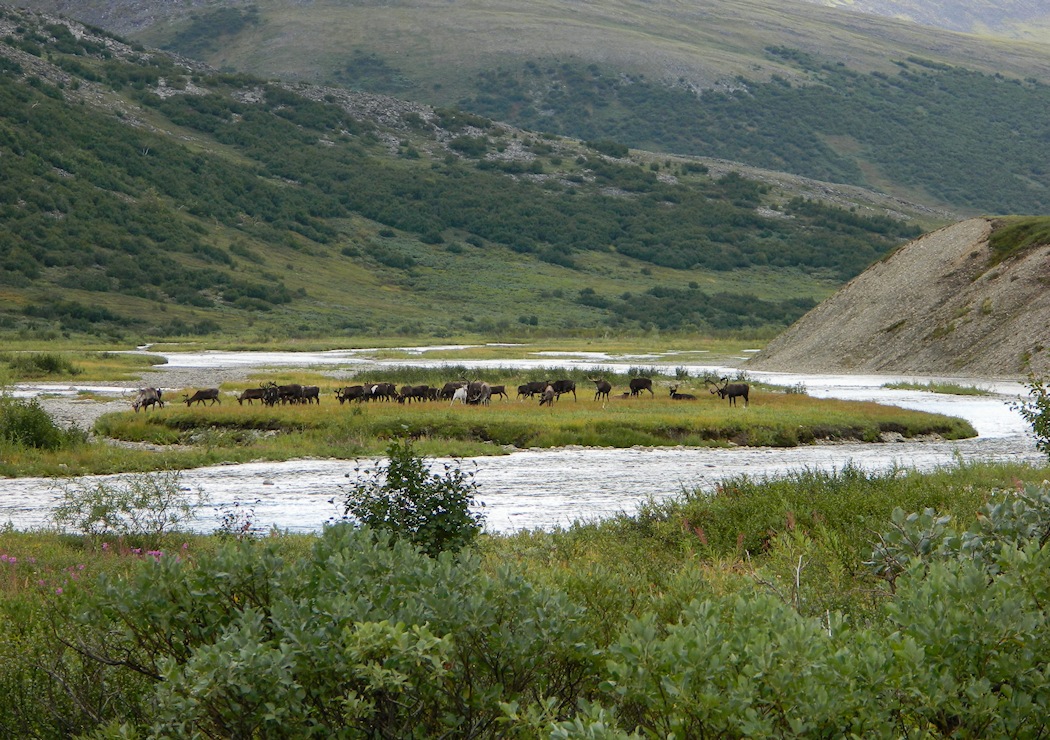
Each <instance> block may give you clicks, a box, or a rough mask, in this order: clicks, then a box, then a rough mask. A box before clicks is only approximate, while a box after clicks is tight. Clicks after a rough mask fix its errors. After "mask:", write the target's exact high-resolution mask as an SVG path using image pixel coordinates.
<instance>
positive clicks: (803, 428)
mask: <svg viewBox="0 0 1050 740" xmlns="http://www.w3.org/2000/svg"><path fill="white" fill-rule="evenodd" d="M521 372H522V371H520V370H511V369H502V370H500V369H485V370H475V369H472V368H469V367H460V368H446V369H444V370H434V369H424V368H415V369H412V368H399V369H396V370H386V371H382V372H380V371H376V372H372V373H371V374H370V375H368V376H367V377H364V378H359V379H354V380H350V381H345V380H341V381H335V380H333V379H332V378H330V377H327V376H324V375H298V376H294V377H293V376H291V375H288V376H283V375H281V376H267V377H266V378H265V379H260V381H259V386H258V387H262V386H264V385H267V384H273V385H274V386H275V387H277V386H282V387H292V386H298V387H300V388H301V387H302V386H304V385H306V386H316V387H317V388H318V403H302V402H299V403H291V402H290V403H280V402H279V401H276V399H275V402H274V403H273V404H266V403H262V404H238V403H234V401H235V400H236V398H237V397H239V396H240V395H241V394H242V393H243V392H244V390H245V385H246V384H244V383H239V384H231V385H230V386H229V387H225V388H222V389H220V398H221V397H222V396H225V397H226V399H227V402H226V403H222V402H220V401H219V400H218V399H216V402H215V403H204V404H194V405H193V406H192V407H191V406H189V405H187V404H184V403H169V404H166V405H165V406H164V407H163V408H159V407H152V408H151V409H150V410H149V411H148V412H147V413H136V412H135V411H134V410H133V408H132V407H131V406H130V399H129V406H128V408H127V410H125V411H122V412H116V413H108V414H105V415H103V416H101V417H100V418H99V419H98V420H97V421H96V422H95V426H94V429H93V431H94V432H95V434H96V435H97V436H98V437H100V438H109V439H114V440H120V441H122V442H125V443H133V444H131V445H122V446H114V445H112V444H107V443H106V442H105V441H102V440H96V441H92V442H85V443H82V444H78V445H77V446H76V447H74V448H73V449H68V450H67V449H63V450H61V451H49V450H47V449H44V450H36V449H28V448H24V447H19V446H17V445H10V446H9V449H8V450H7V454H5V455H4V456H3V458H2V460H0V473H2V474H4V475H70V474H72V475H84V474H88V473H117V472H126V471H138V472H143V471H149V470H167V469H181V468H187V467H197V466H201V465H208V464H217V463H221V462H246V461H249V460H254V459H265V460H287V459H292V458H296V457H302V456H304V455H307V456H316V457H330V458H341V459H352V458H356V457H361V456H369V455H375V454H381V453H382V452H383V451H384V450H385V449H386V445H387V444H388V443H389V441H390V440H391V439H396V438H400V437H408V438H411V439H412V440H414V442H415V443H416V444H417V445H418V447H419V450H420V451H421V452H422V453H424V454H430V455H442V456H448V455H454V456H475V455H492V454H506V453H507V451H508V450H510V449H521V448H530V447H539V448H543V447H561V446H565V445H583V446H592V447H632V446H635V445H642V446H675V445H686V446H732V445H750V446H760V445H761V446H775V447H793V446H797V445H801V444H812V443H814V442H818V441H827V440H858V441H867V442H877V441H878V440H879V439H880V436H881V435H883V434H884V433H896V434H901V435H903V436H905V437H920V436H923V435H939V436H941V437H944V438H947V439H960V438H965V437H971V436H974V435H975V434H976V432H975V431H974V429H973V428H972V427H971V426H970V425H969V424H968V423H966V422H965V421H963V420H961V419H958V418H953V417H948V416H943V415H938V414H927V413H923V412H919V411H913V410H907V409H901V408H897V407H891V406H881V405H879V404H874V403H863V402H850V401H837V400H830V399H818V398H812V397H809V396H807V395H804V394H798V393H786V392H784V389H782V388H776V387H768V386H756V387H755V388H754V389H753V390H752V393H751V401H750V406H748V407H746V408H745V407H744V406H743V404H740V405H739V406H736V407H729V406H728V404H726V403H724V402H720V400H719V399H718V398H717V397H716V396H714V395H711V394H709V393H706V392H703V389H704V383H703V379H701V378H689V377H688V373H687V372H686V373H684V374H683V372H681V370H679V371H676V372H675V375H674V377H673V378H672V377H670V376H666V375H660V374H659V373H656V372H653V369H652V368H634V369H633V370H632V372H633V374H631V373H628V374H623V375H615V374H608V375H607V376H606V380H607V381H608V382H610V384H611V385H612V387H613V388H614V389H615V390H614V392H613V393H612V394H611V398H609V399H605V398H598V397H596V396H592V395H591V394H590V393H580V394H577V395H578V399H577V400H573V399H572V393H571V391H570V392H568V395H567V396H566V395H565V394H564V393H563V394H562V395H561V396H560V397H559V396H558V394H556V393H553V392H552V397H551V401H550V403H549V404H547V405H546V406H547V407H545V408H542V409H541V408H540V404H539V400H540V394H542V392H543V390H544V389H545V388H546V383H547V381H552V382H557V381H559V380H562V381H565V380H567V381H569V382H570V383H575V384H577V385H579V387H581V388H583V387H585V386H584V385H583V384H585V383H588V381H587V374H586V372H584V371H574V372H569V373H564V374H561V371H555V372H558V373H559V374H557V375H555V374H553V373H552V374H550V376H549V377H544V379H543V380H540V381H539V383H541V384H543V388H540V389H539V390H538V391H537V393H536V395H535V396H533V397H531V398H524V397H522V398H520V400H519V399H516V398H515V397H514V396H512V395H510V394H508V397H502V396H499V397H496V398H494V399H490V401H489V402H488V404H486V405H472V404H471V403H470V400H471V399H470V394H469V393H467V394H466V396H467V397H466V398H465V399H464V400H465V401H466V402H465V403H462V404H453V405H450V400H451V397H449V398H444V399H442V400H435V401H429V400H428V401H420V402H412V403H397V402H396V397H397V390H396V389H397V388H400V387H402V386H403V385H404V384H406V383H407V384H411V385H412V386H418V385H421V384H426V385H428V386H429V387H431V388H438V389H439V388H441V387H442V386H443V385H444V383H445V381H447V380H448V379H449V378H470V379H472V380H473V379H476V378H478V377H480V376H484V377H486V378H487V379H488V380H489V381H493V383H494V384H498V385H504V386H506V387H509V388H518V386H519V385H522V384H524V383H525V382H526V381H536V380H537V378H536V377H535V376H523V375H521ZM543 372H544V373H546V372H547V371H543ZM536 375H539V372H538V371H537V372H536ZM293 381H294V382H293ZM638 381H646V382H643V383H639V382H638ZM632 383H633V384H634V385H633V386H632ZM353 384H361V386H362V391H364V390H365V389H366V388H367V389H368V390H370V389H371V388H372V387H374V386H375V387H384V386H388V387H389V388H390V389H391V391H392V392H391V394H390V396H389V397H387V396H386V395H375V396H373V398H374V399H375V400H364V396H362V397H361V399H360V400H350V401H347V402H345V403H340V402H339V400H338V397H337V392H339V391H344V390H345V389H346V388H348V387H351V386H352V385H353ZM652 385H656V386H657V387H658V388H659V392H658V393H652V392H645V391H644V390H639V391H638V392H637V393H635V394H632V393H631V390H630V389H631V388H632V387H634V386H637V387H638V388H644V387H651V386H652ZM671 386H677V387H678V388H679V390H680V391H681V392H683V393H684V392H687V390H688V389H692V390H699V391H700V392H699V393H697V394H694V395H697V396H698V400H697V402H696V403H694V404H682V403H681V402H679V401H677V400H675V399H674V398H672V397H671V395H670V393H669V389H670V387H671ZM489 387H490V388H491V386H489ZM565 387H567V386H565ZM187 393H188V391H187ZM183 395H186V394H184V393H180V392H179V391H166V392H165V398H169V397H170V398H175V399H178V398H182V396H183ZM188 397H189V396H188V395H187V398H188ZM45 416H46V414H45ZM134 443H148V447H146V446H143V447H141V448H136V444H134Z"/></svg>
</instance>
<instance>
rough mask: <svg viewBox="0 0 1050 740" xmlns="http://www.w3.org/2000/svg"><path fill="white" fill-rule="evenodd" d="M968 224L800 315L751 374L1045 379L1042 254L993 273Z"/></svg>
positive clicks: (1045, 252)
mask: <svg viewBox="0 0 1050 740" xmlns="http://www.w3.org/2000/svg"><path fill="white" fill-rule="evenodd" d="M991 229H992V224H991V221H990V220H989V219H985V218H974V219H969V220H966V221H961V222H959V223H956V224H953V225H951V226H946V227H944V228H942V229H939V230H937V231H934V232H932V233H930V234H926V235H925V236H922V237H920V238H919V239H916V240H915V241H913V242H910V243H908V244H906V245H905V246H903V247H901V248H900V249H899V250H897V251H896V252H894V253H893V254H892V255H891V256H889V257H888V258H886V259H885V260H882V261H881V262H878V263H877V264H875V265H873V266H872V267H870V268H869V269H868V270H866V271H865V272H864V273H862V274H861V275H859V276H858V277H856V278H854V279H853V280H852V281H851V282H850V283H849V284H847V285H846V286H845V287H843V288H842V289H841V290H840V291H839V292H837V293H836V294H835V295H833V296H831V297H830V298H828V299H827V300H826V301H824V302H823V303H821V304H820V305H819V306H817V307H816V308H814V309H813V310H812V311H810V312H809V313H807V314H806V315H805V316H803V317H802V318H801V319H799V321H797V322H796V323H795V324H794V325H793V326H791V327H790V328H788V329H787V331H785V332H784V333H783V334H781V335H780V336H778V337H777V338H776V339H775V340H774V341H772V342H770V343H769V345H768V346H767V347H766V348H765V349H764V350H763V351H762V352H761V353H759V354H758V355H756V356H755V357H754V358H753V359H752V360H751V361H750V362H749V363H748V367H749V368H752V369H756V370H773V371H791V372H872V373H914V374H917V375H935V376H936V375H942V376H943V375H947V376H960V377H968V376H972V377H1003V378H1021V377H1024V376H1025V374H1026V372H1027V369H1028V368H1029V367H1031V370H1032V371H1034V372H1035V373H1036V374H1038V375H1043V376H1045V375H1047V374H1048V373H1050V349H1048V348H1050V246H1042V247H1037V248H1034V249H1031V250H1028V251H1027V252H1025V253H1023V254H1019V255H1016V256H1014V257H1011V258H1009V259H1007V260H1005V261H1003V262H1001V263H999V264H997V265H992V250H991V247H990V246H989V243H988V237H989V235H990V233H991Z"/></svg>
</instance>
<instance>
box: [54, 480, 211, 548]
mask: <svg viewBox="0 0 1050 740" xmlns="http://www.w3.org/2000/svg"><path fill="white" fill-rule="evenodd" d="M56 488H57V490H58V493H59V501H58V504H57V505H56V506H55V508H54V510H53V511H52V512H51V519H52V520H53V521H54V522H55V524H56V525H58V526H59V527H60V528H63V529H67V530H71V531H74V532H78V533H80V534H83V535H85V536H88V537H93V538H98V537H103V536H118V537H135V538H140V539H146V540H149V541H151V542H159V541H160V540H161V538H163V536H164V535H165V534H167V533H169V532H177V531H180V530H182V529H183V528H185V527H186V526H187V525H188V524H189V523H190V521H192V519H193V518H194V516H195V515H196V512H197V511H198V510H199V509H200V508H201V507H202V506H203V505H204V504H205V503H206V501H207V497H206V496H205V494H204V492H203V491H201V490H197V491H192V490H189V489H186V488H184V487H183V485H182V483H181V480H180V475H179V473H178V472H167V473H151V474H147V475H133V476H129V477H127V478H124V479H122V480H95V481H86V480H80V479H74V480H70V481H62V482H59V483H58V484H56Z"/></svg>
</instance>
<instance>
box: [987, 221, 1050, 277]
mask: <svg viewBox="0 0 1050 740" xmlns="http://www.w3.org/2000/svg"><path fill="white" fill-rule="evenodd" d="M988 244H989V245H990V246H991V247H992V260H991V265H995V264H998V263H999V262H1002V261H1003V260H1005V259H1008V258H1009V257H1012V256H1014V255H1016V254H1020V253H1023V252H1024V251H1026V250H1028V249H1030V248H1032V247H1037V246H1042V245H1044V244H1050V218H1047V217H1045V216H1034V217H1028V218H1004V219H999V220H997V221H996V222H995V224H994V225H993V228H992V233H991V235H990V236H989V237H988ZM991 265H990V266H991Z"/></svg>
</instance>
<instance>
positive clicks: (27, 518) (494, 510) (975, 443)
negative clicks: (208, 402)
mask: <svg viewBox="0 0 1050 740" xmlns="http://www.w3.org/2000/svg"><path fill="white" fill-rule="evenodd" d="M448 348H449V347H429V348H413V352H415V353H416V354H417V355H418V357H414V358H412V359H409V360H376V359H374V358H373V357H370V355H371V354H372V353H374V352H375V350H339V351H331V352H311V353H299V352H201V353H172V354H166V355H164V356H165V358H166V359H167V362H168V364H167V367H170V368H204V369H207V368H215V369H221V368H231V367H259V368H267V367H284V368H287V367H313V368H315V369H317V368H318V367H319V366H320V367H322V368H323V369H335V370H338V369H343V368H345V369H347V370H352V371H354V372H357V373H360V372H361V371H362V369H367V367H369V366H372V367H378V368H383V369H389V368H391V367H397V366H428V367H442V366H463V365H467V366H470V367H478V368H482V369H483V368H485V367H490V368H507V367H516V368H523V369H527V368H548V369H552V370H554V369H558V368H574V369H583V370H586V371H588V372H594V373H596V374H597V373H600V372H602V371H603V370H607V371H610V372H611V371H617V370H618V371H625V370H627V369H628V368H630V367H638V366H639V365H640V364H644V365H645V366H646V367H655V368H659V369H661V370H663V371H664V372H668V373H670V374H672V375H673V374H674V372H675V371H676V370H678V369H679V368H681V369H684V370H687V371H688V372H689V374H690V375H691V376H692V377H693V378H696V377H698V376H700V375H702V374H703V373H704V372H706V371H714V372H716V373H718V374H729V375H732V374H735V373H736V372H737V369H736V368H734V367H723V366H714V365H682V364H680V363H678V362H676V361H675V355H674V354H673V353H668V354H663V355H660V354H651V355H629V356H627V355H625V356H613V355H608V354H604V353H594V352H585V353H584V352H581V353H562V352H558V353H553V352H545V353H537V354H536V355H535V357H533V358H528V359H523V360H513V361H508V360H498V361H497V360H481V361H471V360H455V361H445V360H428V359H427V358H426V353H427V351H432V350H436V349H448ZM460 348H462V347H460ZM748 375H749V376H750V377H751V378H752V379H754V380H756V381H761V382H769V383H774V384H777V385H785V386H794V385H798V384H802V385H804V386H805V387H806V390H807V392H808V393H809V395H811V396H814V397H820V398H841V399H848V400H864V401H876V402H879V403H885V404H892V405H897V406H901V407H904V408H909V409H918V410H922V411H930V412H935V413H941V414H948V415H951V416H959V417H962V418H964V419H966V420H968V421H969V422H970V423H971V424H972V425H973V426H974V428H975V429H977V431H978V435H979V436H978V437H977V438H975V439H971V440H962V441H958V442H943V441H931V442H901V443H884V444H865V443H850V444H830V445H811V446H804V447H795V448H787V449H784V448H736V449H720V448H719V449H711V448H655V449H653V448H634V449H588V448H565V449H556V450H525V451H519V452H514V453H512V454H509V455H503V456H495V457H479V458H471V459H467V460H460V461H457V464H459V465H460V466H461V467H463V468H464V469H466V470H471V471H474V473H475V480H476V481H477V483H478V487H479V496H478V499H479V501H480V502H481V503H482V504H483V505H484V508H483V511H484V513H485V521H486V528H487V529H488V530H489V531H492V532H510V531H516V530H521V529H551V528H555V527H565V526H569V525H571V524H572V523H573V522H576V521H588V520H594V519H598V518H601V517H606V516H610V515H614V514H617V513H619V512H633V511H634V510H635V509H636V507H637V505H638V503H639V502H640V501H642V500H644V499H647V498H653V499H656V500H660V499H663V498H666V497H669V496H675V495H678V494H679V493H681V492H682V491H683V490H693V489H697V488H699V489H703V490H710V489H711V488H712V487H713V486H715V485H716V484H717V483H718V482H719V481H721V480H724V479H726V478H731V477H735V476H740V475H747V476H749V477H752V478H761V477H766V476H777V475H784V474H789V473H792V472H800V471H803V470H827V471H832V470H841V469H842V468H843V467H845V466H847V465H853V466H856V467H859V468H861V469H863V470H866V471H871V472H876V471H885V470H891V469H895V468H915V469H920V470H930V469H934V468H937V467H942V466H949V465H954V464H957V463H959V462H976V461H1012V462H1029V463H1039V462H1045V457H1044V456H1043V455H1041V454H1040V453H1039V452H1038V450H1037V449H1036V447H1035V439H1034V437H1033V436H1032V435H1031V433H1030V431H1029V429H1028V427H1027V425H1026V423H1025V422H1024V420H1023V419H1022V418H1021V416H1020V415H1019V414H1018V413H1017V411H1016V409H1015V408H1013V404H1015V403H1016V402H1017V400H1018V399H1019V398H1020V397H1022V396H1023V395H1024V393H1025V388H1024V386H1023V385H1022V384H1020V383H1016V382H1005V381H999V380H992V379H989V380H986V381H981V380H977V381H975V380H973V379H954V378H944V377H939V378H929V377H916V376H903V377H902V376H880V375H863V376H861V375H796V374H784V373H762V372H749V373H748ZM902 380H903V381H908V382H917V383H926V382H928V381H931V380H936V381H947V382H957V383H959V384H960V385H976V386H978V387H980V388H982V389H984V390H987V391H989V392H990V393H991V395H987V396H956V395H948V394H935V393H930V392H926V391H904V390H891V389H888V388H885V387H884V386H885V385H886V384H887V383H892V382H896V381H902ZM695 384H696V385H698V386H699V381H696V383H695ZM684 385H689V384H688V382H685V383H684ZM81 388H90V389H91V390H93V391H94V392H98V393H106V392H108V391H111V392H113V393H124V392H126V389H124V388H110V387H106V386H101V385H93V386H61V387H58V386H54V385H48V384H36V385H26V386H20V387H19V388H17V389H16V392H17V393H18V394H19V395H26V396H28V395H35V394H38V393H75V392H78V391H79V390H80V389H81ZM700 388H701V389H702V386H700ZM579 390H580V392H581V393H587V392H588V391H589V390H590V389H585V388H583V387H582V386H581V388H580V389H579ZM752 400H753V402H756V403H761V393H759V394H756V395H755V396H754V397H753V399H752ZM563 402H568V403H571V401H565V400H564V399H563ZM738 413H747V410H746V409H744V408H741V409H739V411H738ZM363 462H366V463H368V462H370V461H363ZM445 462H448V461H447V460H444V459H438V460H435V461H434V463H435V464H436V465H441V464H443V463H445ZM354 468H355V463H354V462H353V461H345V460H293V461H289V462H259V463H248V464H240V465H222V466H215V467H210V468H200V469H196V470H188V471H184V472H183V473H182V474H181V479H182V482H183V485H184V486H186V487H188V488H192V489H198V488H199V489H201V490H203V491H204V492H205V493H206V494H207V495H208V497H209V498H210V500H211V503H210V505H209V507H208V508H207V509H206V510H205V512H204V516H202V518H201V519H200V520H199V521H197V522H196V523H195V525H194V528H195V529H198V530H200V531H211V530H213V529H214V528H215V527H216V526H217V525H218V522H219V520H220V518H221V516H222V514H223V513H224V512H226V511H230V510H232V509H234V508H238V507H239V508H240V510H241V511H251V512H252V513H253V517H254V522H255V524H256V526H258V527H261V528H263V529H270V528H276V529H279V530H282V531H291V532H314V531H318V530H320V528H321V527H322V526H323V525H324V524H325V523H326V522H329V521H332V520H333V519H336V518H338V517H339V516H340V515H341V514H342V507H341V502H342V500H343V498H344V497H345V493H346V486H347V484H348V480H347V478H346V477H345V476H346V474H347V473H351V472H352V471H353V469H354ZM91 480H92V479H90V478H89V479H86V481H87V482H90V481H91ZM57 501H58V491H57V490H56V488H55V484H54V482H53V481H51V480H49V479H39V478H21V479H0V525H3V524H4V523H8V522H9V523H10V524H11V525H12V526H14V527H15V528H17V529H32V528H37V527H43V526H47V524H48V517H49V514H50V511H51V510H52V508H53V507H54V505H55V504H56V503H57Z"/></svg>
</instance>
